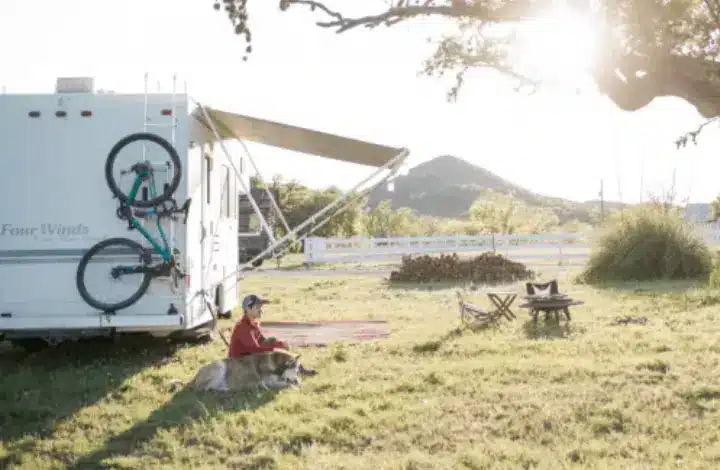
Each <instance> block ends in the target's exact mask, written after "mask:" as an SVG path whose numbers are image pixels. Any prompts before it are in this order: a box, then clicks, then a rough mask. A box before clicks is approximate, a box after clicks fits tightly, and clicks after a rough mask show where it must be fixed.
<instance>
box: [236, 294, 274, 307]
mask: <svg viewBox="0 0 720 470" xmlns="http://www.w3.org/2000/svg"><path fill="white" fill-rule="evenodd" d="M267 303H270V301H269V300H266V299H261V298H260V297H258V296H257V295H255V294H250V295H246V296H245V298H244V299H243V301H242V308H243V309H246V308H252V307H254V306H256V305H258V304H259V305H263V304H267Z"/></svg>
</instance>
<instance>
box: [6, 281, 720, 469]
mask: <svg viewBox="0 0 720 470" xmlns="http://www.w3.org/2000/svg"><path fill="white" fill-rule="evenodd" d="M561 288H563V290H565V291H568V292H569V293H571V295H572V296H573V297H577V298H580V299H583V300H585V301H586V305H585V306H582V307H577V308H575V309H574V310H572V313H573V314H574V318H573V321H572V322H571V324H570V325H569V326H565V324H562V325H561V326H552V325H543V324H540V325H539V326H538V327H537V329H534V328H532V326H531V325H530V324H529V322H528V321H527V320H528V317H527V314H526V313H525V312H524V311H522V310H520V309H515V312H516V314H517V315H518V319H517V320H516V321H515V322H513V323H507V322H505V324H504V325H503V326H502V327H500V328H499V329H489V330H482V331H474V332H473V331H470V330H462V331H461V333H457V332H456V329H457V327H458V314H457V305H456V302H455V297H454V293H453V291H452V289H451V288H450V287H449V286H445V287H442V286H439V287H434V288H432V287H427V288H420V287H417V288H412V289H410V288H407V289H404V288H398V287H393V288H390V287H387V286H386V285H385V284H384V283H383V281H382V279H378V278H362V277H352V278H344V277H339V276H334V277H332V278H316V277H310V276H302V277H290V276H278V277H263V276H257V277H251V278H248V279H247V280H245V281H243V284H242V293H243V294H244V293H247V292H250V291H255V292H257V293H260V294H265V295H268V296H271V297H274V298H276V299H280V302H279V303H278V304H274V305H271V306H269V307H270V308H268V310H267V312H266V318H267V319H268V320H288V319H300V320H308V319H339V318H348V319H363V318H387V319H388V320H390V322H391V325H392V332H393V337H392V338H391V339H389V340H385V341H380V342H375V343H362V344H358V345H333V346H331V347H329V348H325V349H304V350H302V357H303V362H304V363H305V364H306V365H307V366H310V367H317V368H318V369H319V370H320V371H321V374H320V375H318V376H317V377H313V378H309V379H307V380H306V381H305V383H304V385H303V386H302V388H300V389H297V390H289V391H283V392H280V393H279V394H277V395H272V394H260V395H251V396H243V395H235V396H233V395H230V396H218V395H212V394H207V395H203V394H194V393H192V392H189V391H179V392H172V391H171V390H170V387H169V385H170V381H171V380H172V379H174V378H180V379H182V380H188V379H190V378H191V377H192V376H193V375H194V373H195V372H196V370H197V369H198V367H200V366H201V365H202V364H204V363H205V362H206V361H209V360H211V359H214V358H217V357H221V356H223V355H224V351H225V350H224V347H223V346H224V345H223V343H222V341H216V342H214V343H211V344H208V345H202V346H199V345H195V346H190V345H185V346H179V347H177V349H173V348H171V347H169V346H156V347H154V348H150V349H143V348H140V346H136V345H134V343H133V342H124V343H123V344H121V345H114V346H113V345H102V344H96V345H93V346H83V347H79V346H75V347H65V348H61V349H60V350H46V351H44V352H42V353H39V354H35V355H31V356H28V357H23V356H20V355H18V354H17V353H16V352H12V351H10V352H5V353H4V354H3V355H2V356H0V372H1V373H2V376H3V379H2V384H1V385H0V440H1V443H0V468H3V469H6V468H7V469H12V468H22V469H36V468H37V469H45V468H127V469H131V468H132V469H141V468H142V469H144V468H166V469H183V468H221V469H225V468H238V469H275V468H280V469H313V470H322V469H341V468H346V469H368V468H372V469H377V470H381V469H425V468H427V469H491V468H492V469H523V468H525V469H531V468H532V469H562V468H578V469H670V468H673V469H674V468H706V469H710V468H720V416H719V415H718V410H719V409H720V342H719V340H718V338H720V322H719V321H718V314H717V311H718V306H719V305H720V293H718V292H714V291H705V290H703V289H695V288H693V286H692V285H691V284H689V283H682V284H668V283H665V284H657V283H656V284H637V283H636V284H632V285H622V284H616V285H612V286H605V287H603V288H590V287H587V286H576V285H572V284H570V283H569V281H567V280H564V279H562V280H561ZM518 290H519V287H518ZM468 295H469V296H470V298H471V299H475V300H477V302H478V303H486V301H485V299H484V298H483V297H482V296H481V291H471V292H469V293H468ZM628 315H633V316H645V317H647V318H648V323H647V324H645V325H635V324H628V325H619V326H616V325H613V324H612V323H613V319H614V318H615V317H617V316H628ZM230 325H231V323H230V322H224V323H223V328H229V327H230Z"/></svg>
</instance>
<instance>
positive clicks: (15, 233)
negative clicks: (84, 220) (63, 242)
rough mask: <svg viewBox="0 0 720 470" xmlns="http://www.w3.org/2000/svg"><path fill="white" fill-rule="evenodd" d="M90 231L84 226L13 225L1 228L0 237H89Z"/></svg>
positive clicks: (5, 225) (4, 225)
mask: <svg viewBox="0 0 720 470" xmlns="http://www.w3.org/2000/svg"><path fill="white" fill-rule="evenodd" d="M89 231H90V229H89V228H88V227H87V226H85V225H83V224H75V225H63V224H41V225H40V226H39V227H16V226H14V225H12V224H2V226H0V236H3V237H36V236H38V235H63V236H76V235H87V234H88V232H89Z"/></svg>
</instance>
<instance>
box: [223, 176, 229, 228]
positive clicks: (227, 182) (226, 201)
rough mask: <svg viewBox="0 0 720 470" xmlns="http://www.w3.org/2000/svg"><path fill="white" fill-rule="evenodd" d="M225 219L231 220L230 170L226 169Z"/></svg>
mask: <svg viewBox="0 0 720 470" xmlns="http://www.w3.org/2000/svg"><path fill="white" fill-rule="evenodd" d="M223 191H225V197H224V198H223V199H224V200H225V217H227V218H230V194H231V193H230V168H228V167H227V166H226V167H225V188H224V189H223Z"/></svg>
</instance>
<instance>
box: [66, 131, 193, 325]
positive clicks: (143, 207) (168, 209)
mask: <svg viewBox="0 0 720 470" xmlns="http://www.w3.org/2000/svg"><path fill="white" fill-rule="evenodd" d="M137 141H149V142H153V143H155V144H157V145H159V146H160V147H161V148H163V149H164V150H165V152H166V153H167V154H168V156H169V157H170V160H169V161H167V162H163V163H162V164H161V165H154V164H152V163H150V162H147V161H143V162H137V163H135V164H133V165H132V166H131V167H130V168H129V169H128V170H122V171H120V175H121V176H123V175H128V174H134V175H135V180H134V183H133V186H132V188H131V189H130V191H129V192H128V194H125V193H124V192H123V191H122V190H121V189H120V186H119V185H118V184H117V181H115V177H114V176H113V169H114V167H115V164H116V160H117V156H118V154H119V153H120V151H121V150H122V149H123V148H125V147H126V146H127V145H129V144H131V143H133V142H137ZM158 171H165V172H172V177H171V178H169V181H167V182H166V183H165V184H164V185H163V191H162V193H160V194H158V191H157V186H156V180H155V173H156V172H158ZM181 177H182V168H181V163H180V158H179V156H178V153H177V151H176V150H175V149H174V148H173V146H172V145H171V144H170V143H169V142H168V141H167V140H165V139H164V138H162V137H160V136H158V135H156V134H151V133H147V132H141V133H137V134H131V135H128V136H127V137H124V138H123V139H121V140H120V141H119V142H118V143H117V144H115V146H113V148H112V149H111V150H110V153H109V154H108V157H107V160H106V162H105V179H106V181H107V184H108V187H109V188H110V191H111V193H112V194H113V197H114V198H116V199H118V200H119V204H118V208H117V210H116V215H117V216H118V218H119V219H121V220H124V221H126V222H127V224H128V230H137V231H138V232H140V234H141V235H142V236H143V238H145V240H146V241H147V242H148V243H149V244H150V245H151V248H145V247H143V246H142V245H140V244H139V243H137V242H135V241H133V240H130V239H128V238H121V237H118V238H109V239H107V240H103V241H101V242H99V243H97V244H96V245H94V246H93V247H91V248H90V249H89V250H88V251H87V252H86V253H85V255H84V256H83V257H82V259H81V260H80V263H79V264H78V269H77V274H76V284H77V289H78V292H79V293H80V296H81V297H82V298H83V300H84V301H85V302H86V303H88V304H89V305H90V306H92V307H95V308H97V309H99V310H102V311H104V312H108V313H109V312H115V311H116V310H120V309H123V308H127V307H129V306H130V305H132V304H134V303H135V302H137V301H138V300H139V299H140V298H141V297H142V296H143V295H144V294H145V292H147V290H148V288H149V287H150V282H151V281H152V279H153V278H156V277H170V278H171V287H174V288H177V287H178V286H179V281H180V279H184V278H185V276H186V274H185V272H184V271H183V270H182V269H181V268H180V266H179V265H178V263H177V261H176V259H175V255H177V254H179V253H180V252H179V251H178V250H177V249H176V248H173V249H171V248H170V245H169V243H168V240H167V237H166V236H165V231H164V230H163V228H162V223H161V222H162V220H163V219H170V220H172V221H175V222H176V221H178V216H180V215H184V217H183V219H182V223H183V224H185V223H187V217H188V212H189V209H190V203H191V199H187V200H186V201H185V203H183V205H182V206H180V207H178V205H177V202H176V201H175V199H174V198H173V197H172V196H173V194H174V193H175V191H176V190H177V188H178V187H179V186H180V179H181ZM143 185H147V187H143ZM141 188H142V189H143V193H144V194H143V197H142V198H139V199H138V198H137V196H138V193H139V192H140V189H141ZM153 216H154V217H155V218H156V226H157V231H158V233H159V234H160V241H158V240H156V239H155V238H154V237H153V236H152V235H151V234H150V232H149V231H148V230H147V229H146V228H144V227H143V224H142V222H141V221H140V219H149V218H151V217H153ZM107 248H111V249H110V253H109V254H107V255H105V256H107V257H109V256H112V257H113V258H111V259H115V258H117V257H118V256H120V255H127V257H128V262H129V261H130V259H134V260H135V261H134V263H133V264H128V265H114V266H112V267H111V268H110V269H109V275H110V278H112V279H113V280H118V279H120V278H121V277H123V276H129V275H141V276H142V278H141V279H140V285H139V286H138V287H137V288H135V289H134V291H133V293H132V294H130V295H126V296H125V297H124V298H122V299H121V300H117V301H111V302H107V301H101V300H98V299H97V298H96V297H95V296H93V295H92V294H90V292H89V290H88V288H87V283H86V280H87V279H86V271H87V267H88V265H89V263H90V262H91V261H93V258H96V257H97V258H98V259H103V256H102V255H100V256H97V255H99V254H100V252H101V250H105V249H107ZM154 255H156V256H159V257H160V258H161V261H160V262H155V261H154V260H153V257H154ZM104 259H105V260H107V258H104Z"/></svg>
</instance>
